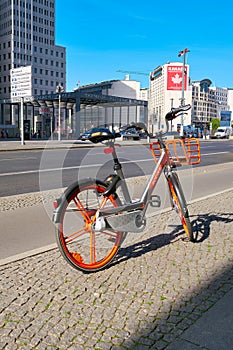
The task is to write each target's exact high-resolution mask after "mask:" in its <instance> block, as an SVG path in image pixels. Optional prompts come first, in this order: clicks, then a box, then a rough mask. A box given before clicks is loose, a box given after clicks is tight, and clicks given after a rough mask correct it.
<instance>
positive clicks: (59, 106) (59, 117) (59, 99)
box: [58, 90, 61, 141]
mask: <svg viewBox="0 0 233 350" xmlns="http://www.w3.org/2000/svg"><path fill="white" fill-rule="evenodd" d="M58 94H59V95H58V141H61V92H60V90H59V92H58Z"/></svg>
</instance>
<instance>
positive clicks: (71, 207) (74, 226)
mask: <svg viewBox="0 0 233 350" xmlns="http://www.w3.org/2000/svg"><path fill="white" fill-rule="evenodd" d="M189 108H191V106H190V105H186V106H182V107H179V108H172V109H171V111H170V112H169V113H167V115H166V118H165V120H166V124H167V130H168V121H171V120H173V119H174V118H176V117H177V116H178V115H180V113H184V112H185V111H187V110H188V109H189ZM134 126H135V127H136V128H137V129H144V130H146V126H145V125H144V124H143V123H135V124H134ZM131 127H132V125H131ZM167 130H166V132H167ZM164 134H165V133H162V132H159V133H158V134H157V135H156V136H157V141H156V142H152V143H151V144H150V149H151V151H152V154H153V156H154V159H155V168H154V170H153V173H152V175H151V177H150V179H149V181H148V183H147V185H146V187H145V189H144V191H143V193H142V196H141V198H140V200H138V201H132V200H131V198H130V193H129V189H128V187H127V184H126V181H125V177H124V174H123V170H122V166H121V163H120V161H119V159H118V157H117V154H116V149H115V138H116V137H119V134H117V133H112V132H110V130H108V129H105V130H103V129H99V130H97V131H95V132H94V133H93V134H92V135H91V137H90V140H91V141H92V142H93V143H98V142H104V144H105V145H106V149H105V152H106V153H111V154H112V158H113V170H114V173H112V174H110V175H109V176H107V177H106V179H105V180H104V181H101V180H98V179H94V178H87V179H83V180H81V181H77V182H75V183H73V184H72V185H70V186H69V187H68V188H67V189H66V190H65V192H64V193H63V195H62V196H61V197H60V198H58V199H57V200H56V201H55V202H54V207H55V209H54V214H53V221H54V223H55V225H56V238H57V243H58V247H59V249H60V251H61V254H62V255H63V257H64V258H65V259H66V261H67V262H68V263H69V264H70V265H72V266H73V267H74V268H76V269H78V270H82V271H85V272H93V271H98V270H100V269H102V268H104V267H106V266H107V265H108V264H109V263H110V262H111V261H112V260H113V258H114V257H115V256H116V254H117V251H118V249H119V248H120V246H121V244H122V242H123V241H124V239H125V237H126V235H127V233H128V232H142V231H143V230H144V229H145V227H146V211H147V208H148V206H149V205H151V206H156V203H157V204H158V202H159V198H158V196H155V195H153V194H152V193H153V191H154V189H155V187H156V184H157V183H158V179H159V177H160V175H161V174H162V172H163V173H164V175H165V178H166V180H167V184H168V189H169V194H170V198H171V205H172V208H174V209H175V210H176V212H177V213H178V215H179V217H180V220H181V224H182V226H183V229H184V231H185V233H186V235H187V237H188V239H189V240H190V241H191V242H193V241H194V236H193V232H192V227H191V223H190V219H189V213H188V209H187V203H186V200H185V197H184V194H183V191H182V188H181V185H180V182H179V179H178V175H177V172H176V171H175V168H176V166H177V162H181V161H182V160H183V159H181V157H180V155H179V154H178V150H180V149H181V148H182V149H183V154H184V159H185V160H186V161H187V162H188V163H189V164H197V163H199V162H200V145H199V142H198V141H197V140H196V139H185V140H181V139H178V140H174V141H168V142H166V141H164V139H163V135H164ZM171 146H172V148H173V150H172V151H171ZM172 153H173V154H174V155H172ZM119 191H120V193H121V195H119V194H118V192H119Z"/></svg>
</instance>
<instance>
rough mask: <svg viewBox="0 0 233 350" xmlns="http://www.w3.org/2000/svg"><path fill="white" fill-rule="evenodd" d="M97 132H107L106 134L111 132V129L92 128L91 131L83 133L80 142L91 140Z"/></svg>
mask: <svg viewBox="0 0 233 350" xmlns="http://www.w3.org/2000/svg"><path fill="white" fill-rule="evenodd" d="M96 131H106V132H109V129H107V128H92V129H90V130H87V131H85V132H83V133H81V134H80V136H79V140H81V141H86V140H88V139H89V138H90V136H91V134H92V133H93V132H96Z"/></svg>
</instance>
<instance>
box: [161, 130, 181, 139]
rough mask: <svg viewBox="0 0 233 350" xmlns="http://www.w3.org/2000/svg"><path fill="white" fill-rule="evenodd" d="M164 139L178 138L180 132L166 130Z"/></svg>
mask: <svg viewBox="0 0 233 350" xmlns="http://www.w3.org/2000/svg"><path fill="white" fill-rule="evenodd" d="M164 139H165V140H174V139H180V134H179V133H178V131H168V132H167V133H166V134H165V135H164Z"/></svg>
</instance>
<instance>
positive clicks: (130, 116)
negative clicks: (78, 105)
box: [75, 75, 148, 131]
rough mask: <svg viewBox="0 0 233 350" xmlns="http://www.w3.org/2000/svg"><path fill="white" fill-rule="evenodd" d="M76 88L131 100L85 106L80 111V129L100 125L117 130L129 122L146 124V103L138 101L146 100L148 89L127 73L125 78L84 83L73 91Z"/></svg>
mask: <svg viewBox="0 0 233 350" xmlns="http://www.w3.org/2000/svg"><path fill="white" fill-rule="evenodd" d="M78 90H79V91H81V92H87V93H91V94H96V96H98V95H103V96H109V97H110V96H113V97H117V98H121V97H122V98H124V99H128V100H129V101H131V104H126V103H125V102H124V103H122V104H120V103H119V104H118V105H113V104H106V103H105V104H102V105H101V104H98V105H96V106H85V108H82V109H81V111H80V120H81V125H80V129H81V131H85V130H88V129H90V128H92V127H96V126H100V125H101V126H107V127H110V128H114V129H115V130H117V129H119V128H120V127H121V126H123V125H126V124H129V123H131V122H144V123H146V124H147V117H148V108H147V103H145V104H141V105H140V104H139V103H140V102H142V101H145V102H148V89H141V88H140V82H138V81H136V80H130V79H129V76H128V75H126V77H125V80H109V81H105V82H100V83H96V84H90V85H84V86H80V87H79V88H78V89H76V90H75V91H78ZM133 101H138V103H137V102H135V103H133ZM145 106H146V107H145Z"/></svg>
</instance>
